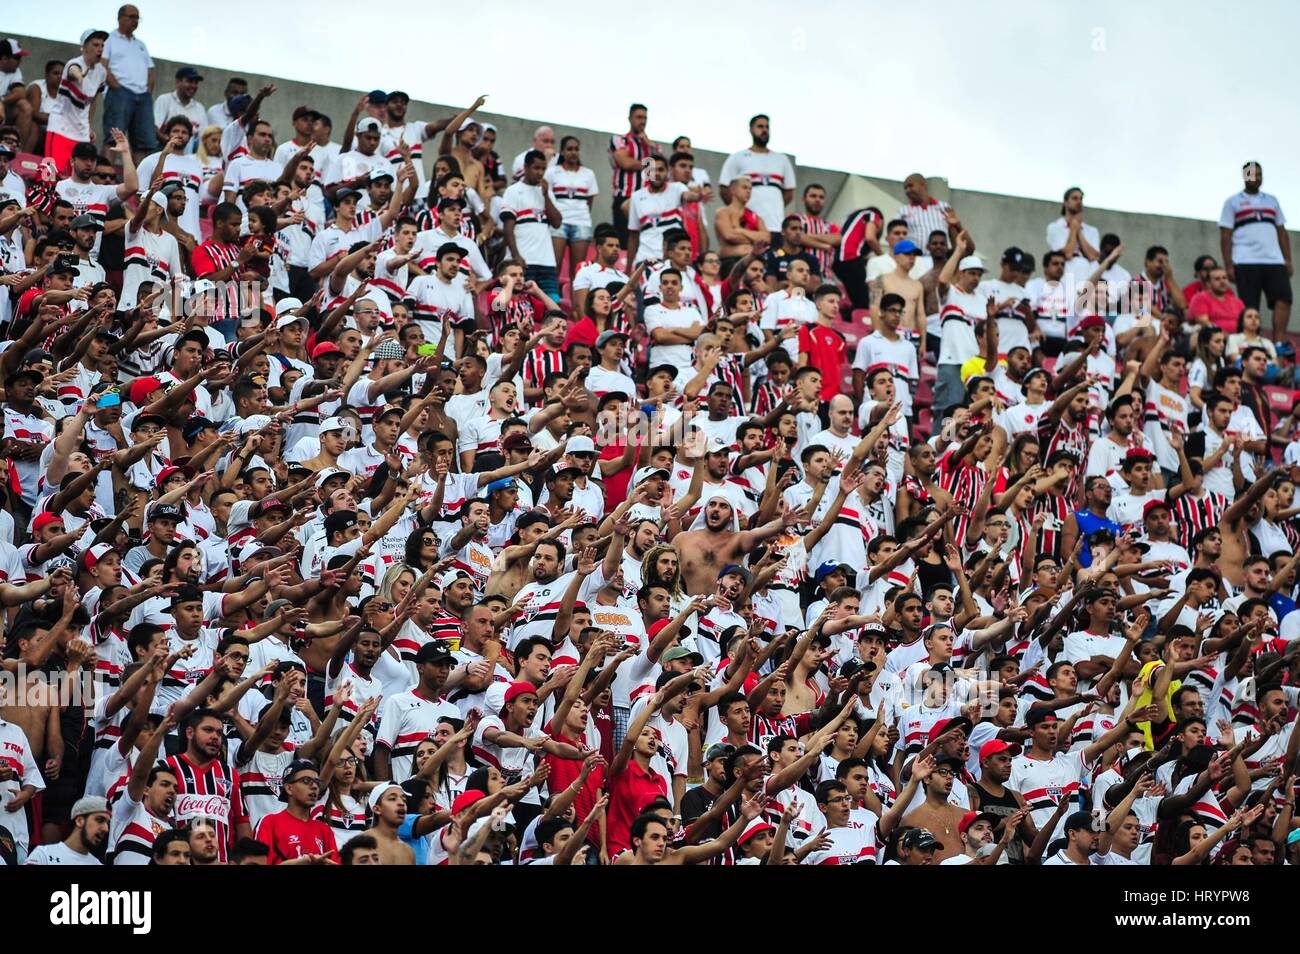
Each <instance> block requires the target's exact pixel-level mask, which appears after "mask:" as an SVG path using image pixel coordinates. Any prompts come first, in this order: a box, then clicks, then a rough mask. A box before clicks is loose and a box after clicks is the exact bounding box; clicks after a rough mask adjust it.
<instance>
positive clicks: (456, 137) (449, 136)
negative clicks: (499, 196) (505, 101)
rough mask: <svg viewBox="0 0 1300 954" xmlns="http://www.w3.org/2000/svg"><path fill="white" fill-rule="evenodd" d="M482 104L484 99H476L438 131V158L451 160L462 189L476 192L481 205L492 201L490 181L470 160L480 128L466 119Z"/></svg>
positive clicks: (480, 164) (476, 163)
mask: <svg viewBox="0 0 1300 954" xmlns="http://www.w3.org/2000/svg"><path fill="white" fill-rule="evenodd" d="M485 102H487V97H485V96H480V97H479V98H478V99H476V100H474V103H473V105H471V106H470V107H469V109H466V110H465V111H464V112H460V113H457V114H456V115H455V116H454V117H452V120H451V122H449V123H448V124H447V128H446V129H444V130H443V131H442V142H441V143H439V145H438V155H440V156H451V157H452V158H453V159H455V160H456V162H457V163H458V164H459V165H460V172H461V178H463V179H464V180H465V185H467V186H469V188H471V189H473V190H474V191H475V192H477V193H478V195H479V198H481V199H482V200H483V201H484V202H486V201H488V200H489V199H491V198H492V194H493V193H492V180H491V179H489V178H488V176H487V173H486V172H485V171H484V169H483V163H481V162H479V161H478V160H477V159H475V158H474V147H475V146H476V145H478V140H479V134H480V133H481V132H482V127H481V126H480V125H479V124H478V123H477V122H474V121H473V120H471V119H470V118H469V117H470V116H471V115H473V113H474V110H476V109H478V108H479V107H480V106H482V105H483V104H484V103H485ZM462 127H463V128H462Z"/></svg>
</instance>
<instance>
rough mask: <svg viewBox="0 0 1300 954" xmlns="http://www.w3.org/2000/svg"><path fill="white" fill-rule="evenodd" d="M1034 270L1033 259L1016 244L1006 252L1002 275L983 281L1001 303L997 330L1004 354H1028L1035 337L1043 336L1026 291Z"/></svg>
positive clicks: (982, 289)
mask: <svg viewBox="0 0 1300 954" xmlns="http://www.w3.org/2000/svg"><path fill="white" fill-rule="evenodd" d="M1033 271H1034V260H1033V258H1031V257H1030V256H1029V255H1028V254H1026V253H1025V252H1024V251H1023V250H1021V249H1020V248H1019V247H1017V246H1015V245H1013V246H1011V247H1010V248H1008V249H1007V250H1006V251H1005V252H1003V253H1002V263H1001V271H1000V273H999V275H998V277H997V278H994V279H989V280H987V281H984V282H981V283H980V286H979V291H980V292H981V293H982V294H984V295H986V296H987V297H988V298H990V299H992V300H993V302H994V303H995V304H996V305H997V309H998V310H997V322H996V330H997V336H998V352H999V355H1000V356H1006V355H1008V354H1010V352H1011V350H1012V349H1013V348H1024V349H1025V351H1026V353H1028V351H1029V349H1030V348H1031V347H1032V342H1033V339H1035V338H1038V337H1039V336H1040V335H1039V332H1038V322H1037V320H1036V318H1035V316H1034V312H1033V310H1032V309H1031V308H1030V307H1029V298H1028V295H1027V294H1026V292H1025V282H1026V281H1028V280H1029V276H1030V275H1031V274H1033ZM1027 363H1028V362H1026V364H1027Z"/></svg>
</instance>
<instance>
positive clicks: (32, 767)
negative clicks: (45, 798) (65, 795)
mask: <svg viewBox="0 0 1300 954" xmlns="http://www.w3.org/2000/svg"><path fill="white" fill-rule="evenodd" d="M0 765H7V766H8V767H9V768H10V769H11V770H12V774H11V775H10V776H9V779H8V781H5V782H0V804H5V805H7V804H8V803H9V802H10V800H11V799H12V798H13V797H14V796H16V795H17V794H18V793H19V792H20V791H22V789H23V787H24V786H26V785H31V786H32V787H33V788H35V789H36V790H37V791H38V792H40V791H43V790H44V789H45V779H44V778H42V777H41V770H40V768H39V767H38V766H37V764H36V759H35V756H33V755H32V745H31V742H30V741H29V740H28V738H27V733H26V732H24V731H23V730H22V727H21V726H18V725H15V724H14V723H12V722H6V721H5V720H4V719H3V718H0ZM0 818H3V819H4V825H5V827H6V828H8V829H9V832H10V834H12V835H13V836H14V843H15V844H16V845H17V846H18V857H19V859H22V858H23V857H24V856H25V855H26V854H27V844H28V841H29V836H28V832H27V812H26V810H25V809H23V810H20V811H15V812H4V813H3V814H0Z"/></svg>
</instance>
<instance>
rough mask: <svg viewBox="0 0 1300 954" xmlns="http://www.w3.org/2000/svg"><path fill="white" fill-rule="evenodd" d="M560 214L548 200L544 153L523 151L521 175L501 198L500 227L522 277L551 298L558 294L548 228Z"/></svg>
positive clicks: (511, 256) (555, 221)
mask: <svg viewBox="0 0 1300 954" xmlns="http://www.w3.org/2000/svg"><path fill="white" fill-rule="evenodd" d="M562 219H563V217H562V216H561V215H560V210H559V209H557V208H556V207H555V203H554V202H552V201H551V187H550V183H548V182H547V181H546V155H545V154H544V153H542V152H541V151H540V150H537V149H530V150H528V152H527V153H525V154H524V174H523V178H521V179H520V180H519V181H518V182H516V183H514V184H512V185H511V186H510V187H509V188H507V189H506V191H505V195H503V196H502V197H501V230H502V232H503V233H504V237H505V242H506V248H508V249H509V250H510V258H511V260H513V261H516V262H518V263H519V264H520V265H522V266H523V267H524V277H525V278H526V279H528V280H529V281H534V282H537V285H538V287H539V288H541V290H542V291H544V292H546V294H547V295H549V296H550V297H551V298H552V299H553V300H554V299H558V298H559V297H560V286H559V283H558V282H557V281H556V272H555V246H554V245H553V244H552V242H551V229H557V228H559V227H560V222H561V221H562Z"/></svg>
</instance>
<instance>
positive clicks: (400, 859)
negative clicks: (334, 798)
mask: <svg viewBox="0 0 1300 954" xmlns="http://www.w3.org/2000/svg"><path fill="white" fill-rule="evenodd" d="M370 811H371V814H372V815H373V817H374V820H375V823H374V825H373V826H372V827H371V828H368V829H366V834H367V835H369V836H370V837H372V838H374V839H375V841H376V842H377V843H378V844H379V863H380V864H384V865H413V864H415V850H414V849H413V848H411V846H410V845H408V844H406V842H404V841H402V839H401V838H399V837H397V830H398V829H399V828H401V827H402V823H403V822H405V821H406V793H405V792H404V791H402V786H400V785H398V784H396V783H394V782H387V783H381V784H379V785H378V786H376V787H375V788H374V789H372V790H371V792H370Z"/></svg>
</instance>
